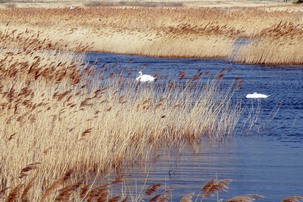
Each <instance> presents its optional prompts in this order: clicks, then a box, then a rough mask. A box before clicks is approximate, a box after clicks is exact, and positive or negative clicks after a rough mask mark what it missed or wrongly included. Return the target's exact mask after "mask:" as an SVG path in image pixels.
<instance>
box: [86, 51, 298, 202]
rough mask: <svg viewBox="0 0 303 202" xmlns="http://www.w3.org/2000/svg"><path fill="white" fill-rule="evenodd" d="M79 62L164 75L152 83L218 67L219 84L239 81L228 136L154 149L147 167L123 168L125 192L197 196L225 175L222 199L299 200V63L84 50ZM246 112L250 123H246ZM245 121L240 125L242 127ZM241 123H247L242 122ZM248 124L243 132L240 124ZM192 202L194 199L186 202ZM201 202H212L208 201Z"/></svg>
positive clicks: (176, 196)
mask: <svg viewBox="0 0 303 202" xmlns="http://www.w3.org/2000/svg"><path fill="white" fill-rule="evenodd" d="M86 62H87V63H90V64H95V65H96V66H97V67H101V66H102V65H104V64H106V65H108V66H113V65H115V66H117V67H118V68H115V69H117V70H119V69H120V70H121V69H123V70H125V71H133V79H135V77H136V74H137V72H138V71H140V70H142V71H143V73H147V74H155V73H158V74H160V75H167V77H160V78H161V79H159V81H158V82H165V81H167V80H168V79H172V80H173V79H177V77H178V74H179V72H181V71H184V72H186V74H187V75H188V77H189V78H190V77H191V76H193V75H194V74H195V73H196V72H197V70H198V69H202V71H205V72H206V71H209V72H210V74H209V75H210V76H213V75H216V74H217V73H218V72H219V71H220V70H221V69H222V68H229V69H233V70H232V71H231V72H229V73H228V74H227V75H226V76H225V78H224V80H225V81H227V82H226V83H227V85H228V81H232V80H233V79H234V78H235V77H236V76H237V75H240V77H241V79H243V80H244V82H243V85H242V87H241V88H240V89H239V90H238V91H237V92H236V94H235V95H234V99H236V100H238V101H241V103H242V107H243V108H244V109H245V110H246V113H244V114H243V117H242V119H241V121H240V122H239V124H238V126H237V128H236V131H235V134H234V136H233V137H232V138H231V139H230V140H228V141H226V142H224V143H222V144H220V145H218V144H209V143H208V142H207V141H202V143H201V145H199V146H198V148H193V147H192V146H188V145H184V146H183V147H182V149H181V150H180V151H178V152H177V151H170V152H169V151H162V152H160V154H159V157H158V159H157V163H155V164H151V165H150V166H149V168H150V169H147V170H146V169H139V168H130V169H128V170H126V171H125V172H127V174H128V176H129V177H128V178H127V180H126V182H125V186H126V187H129V189H128V190H132V192H133V193H135V192H136V191H139V190H140V189H139V187H142V186H143V185H144V184H145V185H146V186H149V185H151V184H155V183H160V184H162V185H163V186H166V187H169V186H175V187H174V189H173V199H171V201H179V200H180V199H181V198H182V196H184V195H185V194H188V193H191V192H195V194H198V192H199V190H200V188H201V186H202V185H203V184H204V183H205V182H206V181H207V180H208V179H210V178H212V177H214V176H217V177H218V178H219V179H223V178H231V179H232V180H233V181H232V183H231V184H230V185H229V190H228V192H222V193H220V198H223V199H224V200H226V199H228V198H231V197H233V196H235V195H241V194H260V195H263V196H265V197H266V198H265V199H258V201H281V199H282V198H284V197H286V196H291V195H301V196H302V195H303V186H302V184H303V66H292V67H290V66H260V65H243V64H237V63H233V62H230V61H228V60H222V59H220V60H219V59H167V58H149V57H139V56H132V55H116V54H105V53H102V54H101V53H89V54H88V55H87V57H86ZM253 92H258V93H264V94H267V95H269V98H267V99H262V100H252V99H246V98H245V96H246V94H248V93H253ZM252 107H253V108H254V110H253V111H254V112H255V113H254V117H253V119H250V120H249V119H247V117H248V115H249V111H250V110H251V109H252ZM245 123H246V124H245ZM248 123H249V124H248ZM247 125H250V126H251V127H247ZM193 199H195V197H193ZM204 201H216V198H210V199H209V200H204Z"/></svg>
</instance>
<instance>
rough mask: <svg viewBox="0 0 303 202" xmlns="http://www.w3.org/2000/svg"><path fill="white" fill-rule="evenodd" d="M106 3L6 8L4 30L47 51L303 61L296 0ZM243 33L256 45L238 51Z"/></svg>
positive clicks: (14, 38) (0, 28)
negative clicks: (282, 1) (212, 4)
mask: <svg viewBox="0 0 303 202" xmlns="http://www.w3.org/2000/svg"><path fill="white" fill-rule="evenodd" d="M90 3H91V2H90ZM103 3H105V4H106V3H108V2H97V5H94V4H95V3H91V4H93V5H92V6H90V7H76V8H75V9H70V8H69V7H68V8H61V9H43V8H40V9H38V8H12V9H2V10H1V12H0V17H1V19H3V20H2V21H1V23H0V31H1V33H2V34H3V33H10V34H9V35H7V34H4V35H5V36H6V37H7V40H10V41H15V44H18V43H20V44H22V43H23V44H26V45H29V46H35V47H40V48H44V49H50V48H51V49H60V50H66V51H76V52H81V51H105V52H115V53H128V54H138V55H149V56H157V57H209V58H216V57H220V58H222V57H225V58H226V57H232V59H234V58H235V60H236V61H238V62H243V63H261V64H302V58H303V57H302V51H301V50H302V43H301V41H302V40H300V39H301V38H302V34H303V32H302V23H303V22H302V17H301V16H302V11H301V10H300V9H299V8H298V7H297V6H296V5H287V6H284V7H270V6H268V7H253V8H245V7H244V8H243V7H241V8H238V7H233V8H232V9H222V8H188V7H177V6H174V7H169V6H167V7H166V6H163V7H162V6H161V7H152V6H151V7H140V6H121V7H111V6H103V7H102V6H98V5H100V4H103ZM115 3H117V2H114V4H115ZM120 3H121V2H120ZM128 3H129V4H135V2H128ZM128 3H126V5H127V4H128ZM137 3H138V2H137ZM139 4H140V2H139ZM142 4H144V5H148V3H146V2H144V3H142ZM169 4H171V3H169ZM37 16H39V17H37ZM159 16H161V17H159ZM2 38H3V37H2ZM239 38H245V39H250V41H251V43H248V44H246V45H243V46H242V47H241V48H240V49H239V50H238V51H235V50H234V43H235V41H236V40H237V39H239ZM2 40H5V39H2ZM29 40H31V42H30V41H29ZM31 43H32V44H31ZM10 44H11V46H12V48H14V47H15V46H14V45H13V44H14V43H12V42H11V43H10ZM6 46H7V45H6ZM17 46H18V45H17Z"/></svg>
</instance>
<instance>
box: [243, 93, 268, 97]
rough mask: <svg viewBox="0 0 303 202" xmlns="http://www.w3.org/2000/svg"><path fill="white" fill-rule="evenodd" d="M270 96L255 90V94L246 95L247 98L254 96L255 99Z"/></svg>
mask: <svg viewBox="0 0 303 202" xmlns="http://www.w3.org/2000/svg"><path fill="white" fill-rule="evenodd" d="M268 97H269V96H268V95H265V94H261V93H256V92H254V93H253V94H247V95H246V98H253V99H259V98H268Z"/></svg>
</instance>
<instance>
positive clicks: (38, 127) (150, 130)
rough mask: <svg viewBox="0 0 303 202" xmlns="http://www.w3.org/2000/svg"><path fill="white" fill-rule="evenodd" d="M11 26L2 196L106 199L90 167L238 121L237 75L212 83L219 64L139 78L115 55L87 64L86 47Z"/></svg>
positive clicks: (3, 100) (132, 158)
mask: <svg viewBox="0 0 303 202" xmlns="http://www.w3.org/2000/svg"><path fill="white" fill-rule="evenodd" d="M12 26H13V25H12V24H10V23H7V24H6V25H5V26H4V30H2V31H1V32H0V38H1V42H0V45H1V51H0V107H1V114H0V125H1V131H0V137H1V139H0V145H1V147H2V148H5V149H3V151H2V152H1V164H0V175H1V179H2V180H1V185H0V193H1V194H0V197H2V198H4V199H5V200H6V201H16V200H17V201H54V200H57V201H66V200H69V199H72V200H74V201H83V200H84V199H85V200H86V199H87V200H88V201H91V200H93V199H94V200H95V199H97V198H98V197H101V198H100V200H101V201H104V200H103V199H104V197H105V198H107V199H111V198H108V197H109V196H108V195H107V194H106V193H107V191H106V190H108V189H107V185H104V186H102V187H99V186H97V185H95V184H94V183H93V182H91V180H92V179H93V177H92V176H98V175H104V174H106V173H110V172H117V171H118V170H120V169H123V168H124V167H126V166H129V165H132V164H138V163H140V162H141V161H146V160H149V157H150V156H151V154H152V153H153V152H155V151H156V148H157V147H159V146H167V147H169V146H170V145H172V144H177V143H178V142H180V141H182V142H183V141H191V140H192V141H194V140H195V141H199V140H200V139H201V138H202V137H205V136H206V137H208V138H209V139H210V140H215V141H221V140H222V139H224V138H226V137H227V136H228V135H231V134H232V132H233V130H234V127H235V125H236V123H237V122H238V119H239V116H240V113H241V108H240V106H239V105H237V104H235V105H233V104H232V102H231V96H232V94H233V92H234V90H235V89H236V85H238V84H239V83H240V81H239V80H238V79H236V80H235V82H234V83H233V84H231V86H230V88H228V89H225V91H223V90H220V84H221V82H223V81H222V79H223V77H224V74H225V73H226V72H227V70H222V71H221V72H219V74H218V75H217V77H216V78H214V79H213V80H207V79H206V77H204V76H206V75H207V74H208V73H207V72H201V71H198V72H197V74H196V75H195V76H194V77H192V78H187V77H186V73H185V72H183V73H180V78H179V80H177V81H167V82H164V83H163V82H162V84H158V85H157V84H156V85H144V84H141V83H137V82H136V81H135V79H134V78H135V75H134V73H133V72H131V71H130V72H123V71H124V70H123V69H119V68H118V66H119V65H118V64H116V65H113V66H110V67H109V66H108V65H107V64H104V65H102V67H100V68H99V69H96V68H95V67H94V65H93V66H87V65H86V64H85V63H83V59H84V57H85V55H81V54H77V53H70V52H63V51H61V49H60V48H57V47H58V46H59V45H58V44H57V43H56V42H54V41H53V40H52V39H50V38H45V40H44V41H45V42H44V41H40V40H39V39H40V37H42V36H43V37H47V35H44V34H45V33H42V32H35V30H32V29H29V28H26V29H24V30H22V31H21V30H20V29H13V30H12V29H11V28H12ZM75 46H77V47H78V48H77V50H84V49H86V48H87V45H86V44H83V43H79V44H76V45H75ZM185 79H186V82H185ZM163 81H165V80H163ZM184 83H185V84H184ZM75 191H78V194H75ZM101 193H102V194H101ZM100 194H101V195H100ZM121 199H122V198H121ZM117 200H120V198H118V197H116V198H112V201H117Z"/></svg>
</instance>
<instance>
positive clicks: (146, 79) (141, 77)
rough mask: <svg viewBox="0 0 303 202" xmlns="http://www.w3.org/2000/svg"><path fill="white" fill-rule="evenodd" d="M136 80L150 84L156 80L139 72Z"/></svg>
mask: <svg viewBox="0 0 303 202" xmlns="http://www.w3.org/2000/svg"><path fill="white" fill-rule="evenodd" d="M136 80H137V81H139V82H141V83H152V82H154V81H155V80H156V78H155V77H153V76H151V75H148V74H143V73H142V72H141V71H139V73H138V77H137V78H136Z"/></svg>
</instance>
